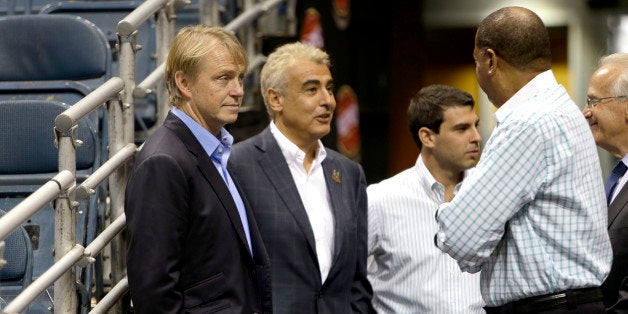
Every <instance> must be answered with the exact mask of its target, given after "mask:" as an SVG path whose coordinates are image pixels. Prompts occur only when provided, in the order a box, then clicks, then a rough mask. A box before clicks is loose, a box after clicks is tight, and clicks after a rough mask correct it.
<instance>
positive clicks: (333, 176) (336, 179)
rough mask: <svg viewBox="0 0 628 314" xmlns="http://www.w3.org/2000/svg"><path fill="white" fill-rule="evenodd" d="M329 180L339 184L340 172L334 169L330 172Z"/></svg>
mask: <svg viewBox="0 0 628 314" xmlns="http://www.w3.org/2000/svg"><path fill="white" fill-rule="evenodd" d="M331 179H332V180H334V182H336V183H340V172H338V170H335V169H334V171H332V172H331Z"/></svg>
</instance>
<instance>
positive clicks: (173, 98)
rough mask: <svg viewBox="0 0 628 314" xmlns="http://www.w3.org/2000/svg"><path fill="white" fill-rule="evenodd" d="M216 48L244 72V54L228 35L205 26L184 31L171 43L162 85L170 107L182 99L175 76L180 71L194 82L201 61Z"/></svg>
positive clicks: (238, 43) (245, 61) (246, 67)
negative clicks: (241, 66) (227, 53)
mask: <svg viewBox="0 0 628 314" xmlns="http://www.w3.org/2000/svg"><path fill="white" fill-rule="evenodd" d="M216 45H223V46H224V47H226V48H227V50H228V51H229V52H230V53H231V56H232V57H233V59H234V60H235V62H236V63H238V64H242V65H244V71H246V70H247V69H248V66H249V59H248V57H247V55H246V50H244V47H242V44H240V42H239V41H238V39H237V38H236V37H235V36H234V35H233V34H232V33H230V32H229V31H227V30H225V29H223V28H221V27H215V26H207V25H195V26H187V27H184V28H182V29H181V30H180V31H179V33H178V34H177V36H176V37H175V38H174V40H173V41H172V45H171V46H170V52H169V53H168V60H167V61H166V70H165V82H166V88H167V89H168V100H169V102H170V104H171V105H173V106H177V105H178V104H179V102H180V101H181V99H182V96H181V93H180V91H179V89H178V88H177V83H176V81H175V74H176V73H177V72H178V71H182V72H183V73H185V74H186V75H187V76H188V77H190V78H191V79H195V78H196V77H197V76H198V74H199V72H200V70H201V66H202V64H201V62H202V60H203V57H204V56H205V55H206V54H207V53H208V52H209V51H211V50H212V49H214V48H215V47H216Z"/></svg>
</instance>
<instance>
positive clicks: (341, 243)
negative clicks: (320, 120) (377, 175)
mask: <svg viewBox="0 0 628 314" xmlns="http://www.w3.org/2000/svg"><path fill="white" fill-rule="evenodd" d="M229 167H230V173H231V174H232V175H233V176H235V177H237V179H238V181H239V182H240V183H241V184H242V189H243V191H244V193H245V194H246V197H247V199H248V200H249V201H250V203H251V208H252V209H253V212H254V214H255V218H256V219H257V222H258V226H259V228H260V232H261V233H262V238H263V240H264V243H265V244H266V248H267V249H268V253H269V255H270V260H271V273H272V282H273V309H274V312H275V313H290V314H292V313H330V314H331V313H333V314H337V313H343V314H344V313H351V312H361V313H366V312H367V311H368V309H369V308H370V304H371V303H370V302H371V294H372V292H371V287H370V284H369V283H368V280H367V278H366V256H367V252H366V250H367V241H368V240H367V234H366V232H367V221H366V219H367V216H366V215H367V200H366V180H365V178H364V173H363V171H362V168H361V167H360V165H359V164H357V163H355V162H353V161H351V160H349V159H348V158H346V157H344V156H342V155H340V154H339V153H337V152H335V151H332V150H330V149H327V157H326V158H325V160H324V161H323V171H324V174H325V181H326V184H327V189H328V192H329V198H330V201H331V205H332V211H333V215H334V220H335V229H334V232H335V239H334V247H335V252H334V255H333V257H332V265H331V269H330V271H329V275H328V277H327V279H326V280H325V282H324V283H321V276H320V269H319V265H318V259H317V255H316V244H315V240H314V233H313V231H312V227H311V225H310V222H309V219H308V217H307V214H306V212H305V207H304V206H303V203H302V201H301V198H300V196H299V192H298V190H297V187H296V185H295V183H294V180H293V179H292V175H291V173H290V169H289V168H288V164H287V162H286V160H285V158H284V156H283V154H282V152H281V150H280V148H279V145H278V144H277V141H276V140H275V138H274V137H273V135H272V134H271V132H270V128H266V129H265V130H264V131H262V133H260V134H258V135H256V136H254V137H252V138H250V139H248V140H246V141H244V142H242V143H238V144H236V145H234V147H233V152H232V155H231V158H230V160H229Z"/></svg>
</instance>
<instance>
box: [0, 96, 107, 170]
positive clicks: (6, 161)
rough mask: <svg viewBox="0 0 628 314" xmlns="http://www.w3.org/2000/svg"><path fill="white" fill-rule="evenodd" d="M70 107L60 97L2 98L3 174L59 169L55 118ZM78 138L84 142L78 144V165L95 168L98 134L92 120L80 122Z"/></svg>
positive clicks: (0, 144)
mask: <svg viewBox="0 0 628 314" xmlns="http://www.w3.org/2000/svg"><path fill="white" fill-rule="evenodd" d="M67 108H69V106H68V105H66V104H64V103H61V102H58V101H40V100H5V101H0V134H3V136H2V137H0V147H1V148H2V149H1V150H0V175H3V174H4V175H8V174H41V173H55V172H58V169H59V152H58V150H57V148H56V147H55V137H54V121H55V117H56V116H57V115H59V114H61V113H62V112H63V111H65V110H66V109H67ZM78 139H80V140H81V141H82V142H83V145H81V146H79V147H78V148H77V156H76V169H77V170H79V171H80V170H87V169H91V168H92V167H93V166H94V163H95V161H96V146H97V138H96V137H95V130H94V128H93V126H92V124H91V122H89V120H84V121H81V122H79V125H78Z"/></svg>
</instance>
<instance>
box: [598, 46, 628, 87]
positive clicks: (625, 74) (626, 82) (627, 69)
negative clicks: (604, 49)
mask: <svg viewBox="0 0 628 314" xmlns="http://www.w3.org/2000/svg"><path fill="white" fill-rule="evenodd" d="M603 66H608V67H615V68H617V69H618V71H619V74H618V75H617V79H616V80H615V82H614V83H613V85H612V86H611V89H610V92H611V93H612V94H613V96H623V95H626V91H628V53H614V54H611V55H608V56H605V57H602V58H601V59H600V67H603Z"/></svg>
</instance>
